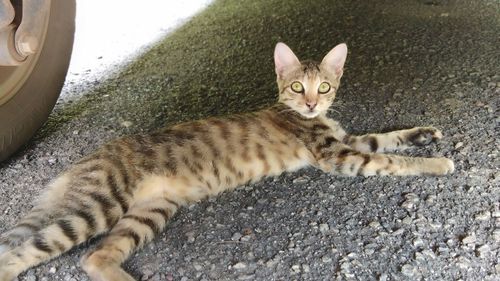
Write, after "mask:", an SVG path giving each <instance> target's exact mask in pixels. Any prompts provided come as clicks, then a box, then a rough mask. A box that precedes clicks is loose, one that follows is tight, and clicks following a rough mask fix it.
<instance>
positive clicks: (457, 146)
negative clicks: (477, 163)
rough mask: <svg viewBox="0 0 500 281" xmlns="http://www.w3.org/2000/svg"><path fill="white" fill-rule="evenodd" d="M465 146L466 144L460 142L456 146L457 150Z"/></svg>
mask: <svg viewBox="0 0 500 281" xmlns="http://www.w3.org/2000/svg"><path fill="white" fill-rule="evenodd" d="M462 146H464V143H463V142H461V141H459V142H457V143H456V144H455V149H459V148H460V147H462Z"/></svg>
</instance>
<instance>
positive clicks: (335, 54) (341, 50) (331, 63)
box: [321, 43, 347, 78]
mask: <svg viewBox="0 0 500 281" xmlns="http://www.w3.org/2000/svg"><path fill="white" fill-rule="evenodd" d="M346 58H347V45H346V44H345V43H342V44H339V45H337V46H335V48H333V49H332V50H331V51H330V52H328V54H326V56H325V57H324V58H323V61H321V65H322V66H324V67H326V68H327V69H330V70H331V71H333V72H334V73H335V74H337V76H338V77H339V78H340V76H342V73H343V70H344V63H345V60H346Z"/></svg>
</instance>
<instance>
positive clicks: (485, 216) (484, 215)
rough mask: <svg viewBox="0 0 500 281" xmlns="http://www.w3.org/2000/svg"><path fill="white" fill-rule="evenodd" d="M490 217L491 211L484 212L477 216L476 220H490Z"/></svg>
mask: <svg viewBox="0 0 500 281" xmlns="http://www.w3.org/2000/svg"><path fill="white" fill-rule="evenodd" d="M490 217H491V212H490V211H484V212H481V213H479V214H476V216H475V218H476V220H478V221H485V220H489V219H490Z"/></svg>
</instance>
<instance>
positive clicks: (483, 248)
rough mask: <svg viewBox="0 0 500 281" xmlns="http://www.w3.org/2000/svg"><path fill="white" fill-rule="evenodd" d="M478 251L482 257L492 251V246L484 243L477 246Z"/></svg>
mask: <svg viewBox="0 0 500 281" xmlns="http://www.w3.org/2000/svg"><path fill="white" fill-rule="evenodd" d="M476 252H477V254H478V256H479V257H481V258H484V257H487V256H489V255H490V253H491V251H490V246H489V245H488V244H484V245H482V246H480V247H477V248H476Z"/></svg>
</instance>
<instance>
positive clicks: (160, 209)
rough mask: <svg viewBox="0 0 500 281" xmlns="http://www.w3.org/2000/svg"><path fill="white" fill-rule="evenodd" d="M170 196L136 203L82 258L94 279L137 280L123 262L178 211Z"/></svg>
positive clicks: (151, 237) (85, 268)
mask: <svg viewBox="0 0 500 281" xmlns="http://www.w3.org/2000/svg"><path fill="white" fill-rule="evenodd" d="M178 208H179V205H178V204H177V203H176V202H174V201H172V200H170V199H168V198H156V199H150V200H144V201H140V202H136V203H134V204H133V205H132V206H131V207H130V209H129V210H128V212H127V213H126V214H125V215H124V216H123V217H122V218H121V219H120V220H119V221H118V223H117V224H116V225H115V226H114V227H113V229H112V230H111V231H110V232H109V233H108V234H107V235H106V237H104V239H103V240H102V241H101V242H100V244H99V245H98V246H97V247H96V249H94V250H92V251H91V252H89V253H87V254H86V255H85V256H84V257H83V258H82V261H81V262H82V267H83V269H84V270H85V272H87V274H88V275H89V277H90V279H91V280H94V281H97V280H99V281H124V280H134V278H133V277H132V276H130V275H129V274H128V273H127V272H125V270H123V269H122V268H121V264H122V263H123V262H124V261H125V260H126V259H127V258H128V257H129V255H130V254H131V253H132V252H133V251H134V250H135V249H136V248H140V247H142V246H143V245H144V244H145V243H147V242H149V241H150V240H152V239H153V237H154V236H155V234H157V233H158V232H160V231H161V230H162V229H163V228H164V227H165V225H166V223H167V221H168V219H170V218H171V217H172V216H173V214H174V213H175V212H176V211H177V209H178Z"/></svg>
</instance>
